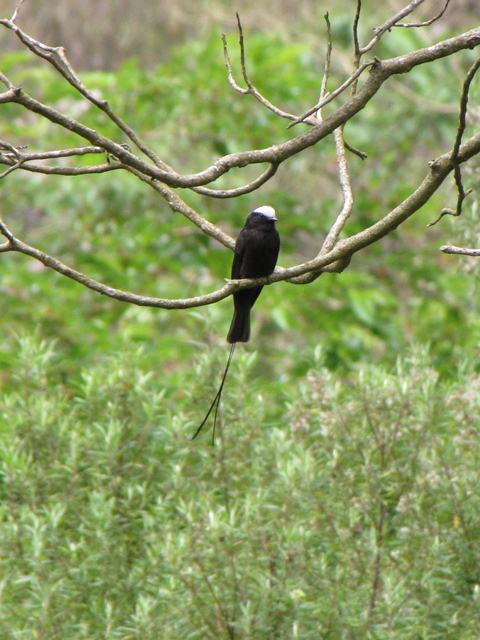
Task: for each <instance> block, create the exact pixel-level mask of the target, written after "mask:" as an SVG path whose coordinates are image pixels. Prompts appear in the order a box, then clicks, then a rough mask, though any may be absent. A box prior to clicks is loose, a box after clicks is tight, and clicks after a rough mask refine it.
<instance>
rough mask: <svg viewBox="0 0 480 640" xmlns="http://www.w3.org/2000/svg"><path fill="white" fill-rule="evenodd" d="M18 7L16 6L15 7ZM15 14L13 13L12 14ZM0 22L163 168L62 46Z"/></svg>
mask: <svg viewBox="0 0 480 640" xmlns="http://www.w3.org/2000/svg"><path fill="white" fill-rule="evenodd" d="M17 8H18V7H17ZM14 15H15V14H14ZM0 24H1V25H3V26H4V27H6V28H7V29H10V30H11V31H13V32H14V33H15V35H16V36H17V37H18V38H19V40H20V41H21V42H22V43H23V44H24V45H25V46H26V47H28V49H30V51H32V53H34V54H35V55H37V56H39V57H40V58H43V59H44V60H46V61H47V62H49V63H50V64H51V65H52V66H53V67H54V68H55V69H56V70H57V71H58V72H59V73H60V74H61V75H62V76H63V77H64V78H65V80H67V82H69V83H70V84H71V85H72V87H74V88H75V89H76V90H77V91H78V92H79V93H80V94H81V95H82V96H83V97H84V98H86V99H87V100H88V101H89V102H91V103H92V104H93V105H95V106H96V107H98V108H99V109H101V110H102V111H103V112H104V113H105V114H106V115H107V116H108V117H109V118H110V119H111V120H112V122H114V123H115V124H116V125H117V127H118V128H119V129H120V130H121V131H123V133H125V135H126V136H127V137H128V138H129V139H130V140H131V141H132V142H133V143H134V144H135V145H136V146H137V147H138V148H139V149H140V150H141V151H142V152H143V153H144V154H145V155H146V156H147V157H148V158H150V160H152V161H153V162H154V163H155V164H156V165H158V166H160V167H163V168H165V167H166V165H165V164H164V163H163V162H162V161H161V160H160V158H158V156H157V155H156V154H155V153H154V152H153V151H152V150H151V149H149V148H148V147H147V145H146V144H145V143H144V142H142V140H140V138H139V137H138V135H137V134H136V133H135V132H134V131H133V129H132V128H131V127H129V126H128V125H127V124H126V123H125V122H124V121H123V120H122V119H121V118H120V117H119V116H117V114H116V113H114V111H113V110H112V109H111V107H110V105H109V104H108V102H107V101H106V100H102V99H100V98H97V97H96V96H95V94H94V93H93V92H91V91H89V90H88V89H87V87H85V85H84V84H83V82H82V81H81V80H80V78H79V77H78V76H77V74H76V73H75V71H74V69H73V67H72V65H71V64H70V62H69V60H68V58H67V55H66V53H65V49H64V48H63V47H50V46H48V45H45V44H43V43H42V42H39V41H38V40H35V39H34V38H32V37H31V36H30V35H28V34H27V33H25V32H24V31H22V29H20V28H19V27H18V25H17V24H15V21H14V20H5V19H2V20H0Z"/></svg>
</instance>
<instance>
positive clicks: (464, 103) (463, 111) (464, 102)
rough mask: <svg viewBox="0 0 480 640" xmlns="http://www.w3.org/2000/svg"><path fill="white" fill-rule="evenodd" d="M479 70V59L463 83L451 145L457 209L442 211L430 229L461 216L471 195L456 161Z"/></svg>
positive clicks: (430, 225)
mask: <svg viewBox="0 0 480 640" xmlns="http://www.w3.org/2000/svg"><path fill="white" fill-rule="evenodd" d="M479 68H480V58H479V59H478V60H477V61H476V62H474V63H473V65H472V66H471V67H470V69H469V70H468V73H467V76H466V78H465V82H464V83H463V89H462V97H461V100H460V115H459V122H458V129H457V135H456V137H455V144H454V145H453V150H452V159H451V160H452V163H453V167H454V177H455V184H456V186H457V191H458V198H457V207H456V209H450V208H445V209H442V211H441V213H440V215H439V216H438V218H437V219H436V220H434V221H433V222H430V224H429V225H428V226H429V227H432V226H433V225H435V224H437V222H439V221H440V220H441V219H442V218H443V216H446V215H449V216H459V215H461V213H462V205H463V201H464V200H465V198H466V197H467V196H468V194H469V193H471V189H469V190H468V191H465V188H464V186H463V181H462V172H461V169H460V162H459V160H458V151H459V149H460V145H461V143H462V138H463V134H464V133H465V127H466V126H467V109H468V94H469V91H470V85H471V84H472V80H473V78H474V77H475V74H476V73H477V71H478V69H479Z"/></svg>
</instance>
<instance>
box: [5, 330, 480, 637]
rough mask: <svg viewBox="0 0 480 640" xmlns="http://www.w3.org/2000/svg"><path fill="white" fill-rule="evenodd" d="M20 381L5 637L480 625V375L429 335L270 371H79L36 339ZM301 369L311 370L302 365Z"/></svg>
mask: <svg viewBox="0 0 480 640" xmlns="http://www.w3.org/2000/svg"><path fill="white" fill-rule="evenodd" d="M17 346H18V348H17V354H16V356H15V357H14V358H13V359H12V360H11V362H10V367H11V369H12V371H13V372H14V375H15V376H16V379H17V381H18V387H17V391H12V392H10V393H7V394H5V395H4V396H3V398H2V399H1V407H0V415H1V418H0V426H1V433H2V437H1V450H0V456H1V457H0V460H1V478H2V482H1V508H0V509H1V510H0V513H1V520H0V557H1V561H0V562H1V575H2V582H1V585H2V591H1V592H2V607H1V609H0V612H1V613H0V628H1V629H2V637H4V638H5V639H6V640H9V639H10V638H11V639H13V638H21V637H38V638H41V637H43V638H49V640H55V639H56V638H58V639H60V638H79V639H80V638H88V639H90V640H92V639H94V638H142V640H148V639H149V638H151V639H152V640H153V639H154V638H155V639H156V638H158V637H162V638H165V639H167V638H172V639H173V638H192V639H193V638H223V637H224V638H229V637H234V636H235V637H242V638H246V637H252V638H271V637H276V638H278V637H281V638H287V637H288V638H289V637H292V638H295V637H298V638H312V639H313V638H319V637H325V638H326V637H334V638H340V637H344V638H357V637H358V638H365V637H371V638H387V637H388V638H399V639H400V638H401V639H402V640H404V639H405V638H412V639H413V638H419V637H421V638H425V639H430V638H432V639H433V638H452V640H453V638H455V640H457V639H459V638H460V639H461V638H465V639H466V638H473V637H474V636H475V633H476V631H475V630H476V629H478V624H479V622H480V620H479V616H478V602H477V601H478V597H479V596H478V594H479V589H480V587H479V584H480V576H479V573H478V556H479V553H480V538H479V536H478V531H479V525H480V521H479V513H480V510H479V506H480V505H479V504H478V499H477V497H476V485H477V472H478V465H479V463H480V460H479V459H478V451H477V448H476V445H475V443H476V438H477V436H478V433H477V430H478V419H477V418H476V417H475V416H477V415H478V412H479V400H478V398H479V397H480V396H479V390H480V379H479V377H478V375H477V374H473V373H471V372H470V369H469V368H468V367H467V365H465V366H464V368H463V370H461V371H458V372H457V380H456V381H455V382H441V381H440V379H439V376H438V372H437V371H435V369H433V368H432V367H431V365H430V361H429V357H428V354H426V353H425V352H424V351H422V350H418V351H417V352H416V353H414V354H413V355H412V356H411V357H410V358H407V359H405V360H402V361H399V362H398V363H397V365H396V367H395V368H394V369H393V370H388V371H387V370H385V369H384V368H382V367H375V366H366V367H361V368H360V369H359V370H358V371H356V372H355V373H352V374H351V375H349V376H348V377H346V378H341V377H339V376H338V374H335V373H333V372H332V371H330V370H328V369H326V368H325V367H324V366H322V363H321V354H319V353H317V362H316V364H315V365H314V366H313V367H312V368H311V369H310V371H309V372H308V373H307V375H306V376H304V377H303V378H300V379H299V381H298V382H299V384H300V388H299V389H298V388H297V386H296V382H295V381H294V380H291V379H287V380H284V381H282V382H281V381H278V382H276V383H272V384H270V385H268V387H267V386H266V385H265V384H264V383H263V382H262V379H261V378H258V377H257V376H255V374H254V371H253V368H254V364H255V358H254V355H253V354H242V353H240V352H239V354H238V358H237V359H236V361H235V362H234V365H233V369H232V377H231V379H230V380H229V384H228V387H227V391H226V395H225V398H224V405H223V407H224V409H223V422H222V433H221V436H220V437H219V438H218V441H217V446H215V447H213V448H212V447H211V446H210V445H209V444H208V438H207V437H205V438H204V439H203V440H200V441H198V440H197V441H195V442H194V443H192V442H190V441H189V439H188V437H189V435H190V434H191V433H192V430H193V427H194V423H195V421H197V420H198V417H199V415H201V413H202V410H203V409H204V407H205V405H206V403H207V401H208V398H209V397H210V394H211V389H210V388H209V385H206V384H205V382H204V381H205V380H207V379H212V380H213V379H214V378H215V377H216V376H217V373H218V367H219V364H220V363H219V362H218V358H217V357H216V356H215V355H213V353H212V352H208V351H205V353H204V354H203V355H201V356H200V357H199V358H198V359H197V363H196V365H195V368H194V369H193V370H191V371H190V372H189V374H187V375H186V376H184V381H183V389H180V388H178V387H177V388H173V387H171V386H170V385H169V384H168V379H166V378H163V376H162V373H161V372H160V371H152V370H151V369H149V368H148V366H146V361H145V356H144V354H143V353H142V352H141V351H138V350H137V351H131V352H129V353H123V354H120V355H118V356H115V357H114V358H111V359H108V360H103V361H101V362H100V363H99V364H97V365H95V366H92V367H89V368H87V369H84V370H83V371H82V372H81V373H80V375H78V376H77V377H71V378H68V379H67V380H64V381H63V382H61V381H60V380H59V371H61V366H60V365H61V358H62V354H61V352H58V351H57V352H55V350H54V349H53V348H52V345H51V344H49V343H46V342H41V341H38V340H37V339H32V338H21V339H20V340H19V341H18V345H17ZM290 383H293V384H290Z"/></svg>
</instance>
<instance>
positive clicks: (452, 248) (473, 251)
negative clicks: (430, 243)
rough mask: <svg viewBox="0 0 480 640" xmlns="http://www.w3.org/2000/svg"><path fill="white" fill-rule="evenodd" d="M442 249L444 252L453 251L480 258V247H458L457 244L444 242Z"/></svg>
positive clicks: (453, 252)
mask: <svg viewBox="0 0 480 640" xmlns="http://www.w3.org/2000/svg"><path fill="white" fill-rule="evenodd" d="M440 251H443V253H452V254H457V255H462V256H473V257H475V258H478V257H479V256H480V249H467V248H466V247H456V246H455V245H450V244H444V245H443V247H440Z"/></svg>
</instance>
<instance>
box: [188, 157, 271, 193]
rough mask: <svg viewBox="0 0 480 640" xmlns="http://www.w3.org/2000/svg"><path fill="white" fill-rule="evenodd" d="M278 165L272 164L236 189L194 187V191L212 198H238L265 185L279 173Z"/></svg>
mask: <svg viewBox="0 0 480 640" xmlns="http://www.w3.org/2000/svg"><path fill="white" fill-rule="evenodd" d="M277 170H278V165H276V164H271V165H270V166H269V167H268V169H266V170H265V171H264V172H263V173H262V174H260V175H259V176H258V178H255V180H252V181H251V182H248V183H247V184H244V185H243V186H241V187H236V188H235V189H224V190H222V189H210V188H208V187H194V188H193V191H195V193H200V194H201V195H204V196H210V198H236V197H237V196H243V195H244V194H246V193H251V192H252V191H256V190H257V189H258V188H259V187H261V186H262V185H264V184H265V183H266V182H268V180H270V178H273V176H274V175H275V174H276V173H277Z"/></svg>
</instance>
